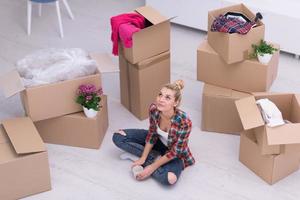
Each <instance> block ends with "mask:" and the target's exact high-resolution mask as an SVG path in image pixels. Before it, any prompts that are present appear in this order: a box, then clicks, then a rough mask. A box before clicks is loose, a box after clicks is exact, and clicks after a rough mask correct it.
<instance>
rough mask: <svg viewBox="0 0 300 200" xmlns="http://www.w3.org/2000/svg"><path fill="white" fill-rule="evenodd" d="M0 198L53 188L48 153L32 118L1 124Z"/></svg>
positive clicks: (10, 197) (5, 121)
mask: <svg viewBox="0 0 300 200" xmlns="http://www.w3.org/2000/svg"><path fill="white" fill-rule="evenodd" d="M0 188H1V189H0V199H19V198H22V197H26V196H29V195H33V194H36V193H40V192H44V191H47V190H50V189H51V182H50V170H49V163H48V153H47V151H46V148H45V145H44V143H43V141H42V139H41V137H40V136H39V134H38V132H37V130H36V129H35V127H34V125H33V123H32V121H31V119H30V118H15V119H10V120H4V121H2V124H0Z"/></svg>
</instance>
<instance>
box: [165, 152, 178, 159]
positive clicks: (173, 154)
mask: <svg viewBox="0 0 300 200" xmlns="http://www.w3.org/2000/svg"><path fill="white" fill-rule="evenodd" d="M166 156H167V158H169V159H173V158H175V157H176V154H175V152H174V151H169V152H168V153H166Z"/></svg>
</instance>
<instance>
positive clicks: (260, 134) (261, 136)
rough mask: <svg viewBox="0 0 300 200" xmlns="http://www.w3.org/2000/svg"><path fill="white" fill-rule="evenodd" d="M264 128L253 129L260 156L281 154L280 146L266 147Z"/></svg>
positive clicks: (266, 140) (281, 147)
mask: <svg viewBox="0 0 300 200" xmlns="http://www.w3.org/2000/svg"><path fill="white" fill-rule="evenodd" d="M266 128H267V127H265V126H260V127H257V128H255V129H254V133H255V137H256V140H257V144H258V147H259V149H260V153H261V155H274V154H280V153H281V152H283V150H282V149H283V146H280V145H268V139H267V134H266Z"/></svg>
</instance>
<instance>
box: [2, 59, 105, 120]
mask: <svg viewBox="0 0 300 200" xmlns="http://www.w3.org/2000/svg"><path fill="white" fill-rule="evenodd" d="M94 56H97V54H94ZM96 60H98V61H99V59H96ZM100 64H101V63H100ZM98 65H99V63H98ZM0 82H1V83H0V85H2V87H3V89H4V94H5V96H6V97H10V96H12V95H14V94H16V93H18V92H20V91H21V93H20V95H21V100H22V104H23V107H24V109H25V112H26V115H27V116H29V117H30V118H31V119H32V121H40V120H45V119H50V118H53V117H59V116H62V115H66V114H70V113H74V112H79V111H82V106H80V105H79V104H77V103H76V101H75V99H76V92H77V90H78V87H79V86H80V85H81V84H93V85H95V86H96V87H97V88H99V87H101V86H102V82H101V74H100V71H99V70H98V71H97V72H96V74H93V75H88V76H84V77H78V78H75V79H72V80H66V81H61V82H57V83H52V84H46V85H40V86H34V87H28V88H26V89H25V88H24V86H23V84H22V82H21V79H20V76H19V73H18V72H17V71H15V70H14V71H11V72H9V73H7V74H6V75H5V76H3V77H1V79H0Z"/></svg>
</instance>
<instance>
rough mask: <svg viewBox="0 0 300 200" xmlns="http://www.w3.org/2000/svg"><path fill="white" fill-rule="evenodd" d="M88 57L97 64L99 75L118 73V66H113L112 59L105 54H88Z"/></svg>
mask: <svg viewBox="0 0 300 200" xmlns="http://www.w3.org/2000/svg"><path fill="white" fill-rule="evenodd" d="M89 55H90V57H91V58H92V59H93V60H95V61H96V62H97V67H98V69H99V71H100V72H101V73H106V72H118V71H119V66H118V65H117V64H115V63H114V62H113V60H112V57H111V56H110V55H109V54H107V53H89Z"/></svg>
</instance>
